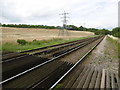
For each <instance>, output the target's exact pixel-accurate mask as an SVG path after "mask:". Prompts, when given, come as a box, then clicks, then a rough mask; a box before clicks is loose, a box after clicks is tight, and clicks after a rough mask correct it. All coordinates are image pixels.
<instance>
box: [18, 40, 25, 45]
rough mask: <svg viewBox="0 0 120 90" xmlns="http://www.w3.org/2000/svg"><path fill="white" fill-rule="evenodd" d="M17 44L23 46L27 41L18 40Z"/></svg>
mask: <svg viewBox="0 0 120 90" xmlns="http://www.w3.org/2000/svg"><path fill="white" fill-rule="evenodd" d="M17 43H18V44H20V45H25V44H27V41H26V40H24V39H18V40H17Z"/></svg>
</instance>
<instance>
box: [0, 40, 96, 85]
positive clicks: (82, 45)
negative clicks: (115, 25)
mask: <svg viewBox="0 0 120 90" xmlns="http://www.w3.org/2000/svg"><path fill="white" fill-rule="evenodd" d="M95 40H96V39H95ZM87 42H88V41H87ZM91 42H93V40H92V41H91ZM83 46H85V45H81V46H79V47H76V48H74V49H72V50H70V51H68V52H66V53H64V54H61V55H59V56H57V57H55V58H52V59H50V60H48V61H46V62H44V63H41V64H39V65H37V66H34V67H32V68H30V69H28V70H26V71H24V72H21V73H19V74H17V75H15V76H13V77H11V78H8V79H6V80H4V81H2V82H0V84H3V83H5V82H8V81H10V80H12V79H15V78H17V77H19V76H21V75H23V74H25V73H28V72H30V71H32V70H34V69H36V68H38V67H40V66H42V65H45V64H47V63H49V62H51V61H53V60H56V59H58V58H60V57H62V56H65V55H67V54H69V53H71V52H73V51H75V50H77V49H79V48H81V47H83Z"/></svg>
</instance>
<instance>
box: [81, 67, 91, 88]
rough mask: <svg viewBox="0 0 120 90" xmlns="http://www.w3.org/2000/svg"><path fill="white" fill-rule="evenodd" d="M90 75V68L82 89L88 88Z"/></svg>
mask: <svg viewBox="0 0 120 90" xmlns="http://www.w3.org/2000/svg"><path fill="white" fill-rule="evenodd" d="M92 75H93V68H91V70H90V73H89V74H88V77H87V78H86V82H85V83H84V85H83V88H88V86H89V83H90V81H91V78H92Z"/></svg>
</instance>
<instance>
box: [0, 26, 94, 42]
mask: <svg viewBox="0 0 120 90" xmlns="http://www.w3.org/2000/svg"><path fill="white" fill-rule="evenodd" d="M1 28H2V32H1V33H2V34H0V35H2V42H3V43H5V42H11V43H16V41H17V39H25V40H26V41H32V40H34V39H36V40H48V39H52V38H63V39H71V38H80V37H87V36H91V35H94V33H92V32H86V31H68V33H69V36H68V37H67V36H58V33H59V31H60V30H58V29H36V28H9V27H1Z"/></svg>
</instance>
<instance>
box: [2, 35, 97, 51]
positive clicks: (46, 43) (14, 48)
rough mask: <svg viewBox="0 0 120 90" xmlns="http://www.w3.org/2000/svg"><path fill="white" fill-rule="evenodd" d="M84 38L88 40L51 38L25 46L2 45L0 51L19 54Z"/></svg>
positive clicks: (34, 41)
mask: <svg viewBox="0 0 120 90" xmlns="http://www.w3.org/2000/svg"><path fill="white" fill-rule="evenodd" d="M89 37H96V35H93V36H89ZM84 38H88V37H81V38H72V39H69V40H64V39H61V38H53V39H51V40H41V41H38V40H33V41H32V42H28V43H27V44H25V45H20V44H13V43H5V44H3V45H2V48H0V50H1V51H5V52H20V51H24V50H30V49H35V48H40V47H45V46H49V45H55V44H60V43H65V42H70V41H75V40H80V39H84Z"/></svg>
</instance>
